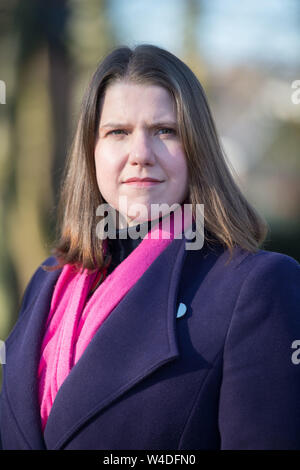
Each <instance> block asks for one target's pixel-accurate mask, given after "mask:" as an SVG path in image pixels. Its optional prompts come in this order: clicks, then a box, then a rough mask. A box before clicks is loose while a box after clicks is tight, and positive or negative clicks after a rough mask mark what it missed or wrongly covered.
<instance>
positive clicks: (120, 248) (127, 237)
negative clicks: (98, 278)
mask: <svg viewBox="0 0 300 470" xmlns="http://www.w3.org/2000/svg"><path fill="white" fill-rule="evenodd" d="M152 223H153V222H152ZM150 229H151V220H149V221H148V220H147V221H146V222H143V223H141V224H137V225H134V226H131V227H125V228H123V229H116V238H115V239H113V238H108V248H109V252H110V254H111V255H112V260H111V262H110V264H109V266H108V269H107V274H110V273H111V272H112V271H113V270H114V269H115V268H116V267H117V266H118V265H119V264H120V263H121V262H122V261H123V260H124V259H125V258H127V256H128V255H130V253H131V252H132V251H133V250H134V249H135V248H136V247H137V246H138V245H139V244H140V243H141V241H142V240H143V237H144V236H145V234H146V233H148V232H149V230H150ZM133 232H139V233H140V234H141V235H139V237H138V238H137V239H133V238H132V236H131V235H133ZM134 235H136V234H134Z"/></svg>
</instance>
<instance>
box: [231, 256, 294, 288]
mask: <svg viewBox="0 0 300 470" xmlns="http://www.w3.org/2000/svg"><path fill="white" fill-rule="evenodd" d="M234 272H235V273H236V275H237V276H239V277H241V279H242V281H243V283H242V286H241V288H242V289H243V290H244V291H245V290H247V289H254V288H255V289H256V290H257V292H260V293H261V294H262V295H264V296H266V297H267V296H268V295H269V294H270V293H271V291H272V290H274V289H275V288H276V289H278V290H279V292H280V291H283V290H289V291H290V292H292V291H293V292H295V291H296V290H297V291H299V287H300V265H299V263H298V262H297V261H296V260H295V259H294V258H292V257H290V256H288V255H284V254H282V253H277V252H273V251H266V250H259V251H257V252H256V253H249V254H247V255H244V256H241V253H240V254H239V256H237V262H236V263H235V266H234Z"/></svg>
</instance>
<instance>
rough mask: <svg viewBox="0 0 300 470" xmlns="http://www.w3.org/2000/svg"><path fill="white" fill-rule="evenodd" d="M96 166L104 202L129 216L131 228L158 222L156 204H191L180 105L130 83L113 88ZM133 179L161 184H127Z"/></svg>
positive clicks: (157, 89) (106, 100)
mask: <svg viewBox="0 0 300 470" xmlns="http://www.w3.org/2000/svg"><path fill="white" fill-rule="evenodd" d="M95 164H96V174H97V182H98V187H99V190H100V192H101V194H102V196H103V198H104V199H105V200H106V202H107V203H108V204H109V205H110V206H112V207H113V208H114V209H116V211H118V212H121V214H123V215H124V217H125V220H126V221H127V224H128V225H134V224H137V223H140V222H142V221H143V220H150V219H151V218H153V217H151V204H162V203H165V204H168V205H169V206H171V205H172V204H174V203H179V204H180V203H182V202H183V201H184V200H185V198H186V196H187V194H188V170H187V164H186V157H185V153H184V151H183V147H182V144H181V141H180V139H179V136H178V132H177V120H176V108H175V103H174V100H173V99H172V97H171V95H170V94H169V93H168V91H167V90H165V89H164V88H163V87H160V86H153V85H138V84H134V83H128V82H118V83H114V84H112V85H111V86H109V87H108V89H107V90H106V93H105V96H104V99H103V102H102V109H101V116H100V123H99V133H98V140H97V142H96V147H95ZM130 178H139V179H143V178H153V179H155V180H157V182H144V183H142V182H126V180H128V179H130ZM124 196H125V199H124ZM120 198H121V199H122V203H121V202H120V201H121V199H120ZM124 201H126V204H125V205H124ZM137 203H138V204H142V205H143V206H144V208H145V209H146V211H147V218H145V217H144V214H145V212H144V213H143V214H142V213H140V214H139V212H138V211H137V210H136V207H137V206H136V207H134V206H133V205H134V204H137ZM168 212H169V211H168V210H165V211H163V214H164V213H168Z"/></svg>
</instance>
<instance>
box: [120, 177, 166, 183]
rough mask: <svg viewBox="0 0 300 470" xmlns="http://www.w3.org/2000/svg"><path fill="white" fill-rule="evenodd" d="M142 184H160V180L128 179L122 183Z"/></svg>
mask: <svg viewBox="0 0 300 470" xmlns="http://www.w3.org/2000/svg"><path fill="white" fill-rule="evenodd" d="M134 182H138V183H142V182H153V183H161V181H160V180H158V179H156V178H128V179H127V180H125V181H124V183H134Z"/></svg>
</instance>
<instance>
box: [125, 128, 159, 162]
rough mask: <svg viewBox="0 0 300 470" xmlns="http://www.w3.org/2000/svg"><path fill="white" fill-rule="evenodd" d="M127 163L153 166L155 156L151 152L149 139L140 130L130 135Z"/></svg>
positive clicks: (144, 132) (145, 133)
mask: <svg viewBox="0 0 300 470" xmlns="http://www.w3.org/2000/svg"><path fill="white" fill-rule="evenodd" d="M128 161H129V163H130V164H131V165H137V164H139V165H153V164H154V162H155V154H154V152H153V148H152V144H151V137H150V136H148V135H147V132H146V131H143V130H140V131H137V132H136V133H133V134H132V138H131V145H130V149H129V158H128Z"/></svg>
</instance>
